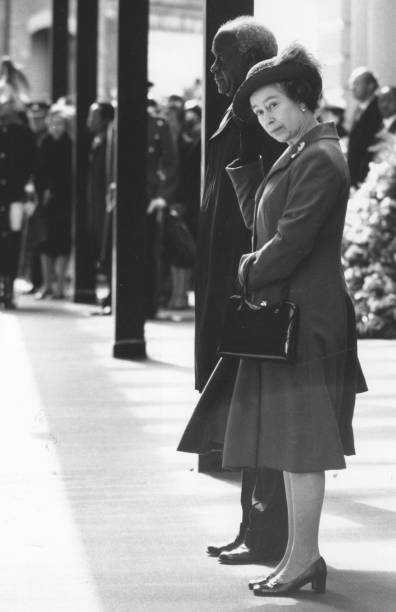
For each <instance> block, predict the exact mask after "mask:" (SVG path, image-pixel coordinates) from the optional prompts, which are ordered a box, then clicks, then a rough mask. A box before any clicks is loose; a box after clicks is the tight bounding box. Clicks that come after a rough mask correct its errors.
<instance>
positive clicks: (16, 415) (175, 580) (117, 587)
mask: <svg viewBox="0 0 396 612" xmlns="http://www.w3.org/2000/svg"><path fill="white" fill-rule="evenodd" d="M91 310H92V309H91V308H89V307H86V306H77V305H73V304H61V303H57V302H40V303H37V302H35V301H34V300H33V299H31V298H28V297H22V298H20V309H19V310H18V311H17V312H15V313H5V312H0V377H1V378H0V380H1V386H0V389H1V394H0V398H1V412H0V455H1V457H0V482H1V488H0V496H1V499H0V517H1V520H0V528H1V534H0V611H1V612H146V611H147V612H157V611H158V612H159V611H161V612H189V611H193V612H206V611H208V612H209V611H210V612H222V611H231V610H232V611H235V612H244V611H248V610H256V609H261V610H263V611H264V610H265V611H266V612H273V611H277V610H289V609H290V610H295V611H296V612H305V611H307V612H308V611H312V612H322V611H323V612H331V611H333V610H334V611H340V612H392V611H395V610H396V443H395V442H396V342H393V341H365V342H361V344H360V349H361V360H362V363H363V366H364V369H365V371H366V374H367V378H368V382H369V385H370V393H369V394H366V395H365V396H361V397H360V399H359V402H358V406H357V413H356V428H355V429H356V438H357V449H358V455H357V456H356V457H354V458H351V459H349V460H348V465H349V469H348V470H344V471H342V472H338V473H328V475H327V483H328V492H327V497H326V502H325V508H324V515H323V521H322V525H321V542H322V554H323V556H324V557H325V558H326V560H327V563H328V565H329V578H328V591H327V593H326V594H325V595H323V596H320V595H319V596H318V595H315V594H313V593H311V592H310V591H309V590H307V591H304V592H303V593H301V594H299V595H298V596H296V597H293V598H289V599H281V598H277V599H274V600H264V599H261V598H256V597H254V596H253V595H252V594H251V593H250V591H248V589H247V580H248V579H249V578H251V577H253V576H256V575H257V574H260V573H265V570H266V568H265V567H262V566H261V567H260V566H247V567H246V566H245V567H227V566H221V565H219V564H218V562H217V561H216V560H215V559H211V558H207V557H206V556H205V552H204V551H205V547H206V544H207V543H208V542H210V541H213V540H215V541H223V540H225V539H228V538H230V537H231V536H234V535H235V531H236V528H237V525H238V524H239V520H240V511H239V502H238V497H239V483H238V477H237V476H236V475H232V474H225V475H224V474H222V475H214V476H208V475H204V474H199V473H197V471H196V465H197V462H196V458H195V456H193V455H185V454H181V453H177V452H175V447H176V445H177V442H178V439H179V437H180V435H181V433H182V431H183V428H184V425H185V423H186V421H187V419H188V417H189V415H190V413H191V411H192V408H193V406H194V402H195V401H196V394H195V392H194V391H193V390H192V389H193V374H192V361H193V358H192V337H193V330H192V323H191V321H187V322H183V321H181V322H171V321H162V322H154V323H150V324H148V325H147V339H148V351H149V354H150V360H148V361H147V362H128V361H120V360H114V359H112V357H111V348H112V333H113V331H112V328H113V321H112V318H111V317H91V316H89V313H90V311H91Z"/></svg>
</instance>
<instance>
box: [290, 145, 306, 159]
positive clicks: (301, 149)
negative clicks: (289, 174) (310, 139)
mask: <svg viewBox="0 0 396 612" xmlns="http://www.w3.org/2000/svg"><path fill="white" fill-rule="evenodd" d="M304 149H305V142H304V141H302V142H300V143H299V145H298V146H297V148H296V150H295V151H294V153H293V154H292V155H290V159H294V158H295V157H297V155H300V153H301V151H303V150H304Z"/></svg>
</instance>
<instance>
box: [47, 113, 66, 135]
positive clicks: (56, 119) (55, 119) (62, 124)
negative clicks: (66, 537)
mask: <svg viewBox="0 0 396 612" xmlns="http://www.w3.org/2000/svg"><path fill="white" fill-rule="evenodd" d="M48 129H49V132H50V134H51V136H52V137H53V138H55V140H59V138H61V136H63V134H64V133H65V131H66V120H65V119H63V117H60V116H59V115H54V116H52V117H50V118H49V120H48Z"/></svg>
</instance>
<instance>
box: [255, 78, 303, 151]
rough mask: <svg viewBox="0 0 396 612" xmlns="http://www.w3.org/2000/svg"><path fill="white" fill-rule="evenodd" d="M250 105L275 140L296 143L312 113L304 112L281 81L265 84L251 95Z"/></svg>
mask: <svg viewBox="0 0 396 612" xmlns="http://www.w3.org/2000/svg"><path fill="white" fill-rule="evenodd" d="M250 105H251V107H252V111H253V113H254V114H255V115H256V117H257V120H258V122H259V123H260V125H261V126H262V127H263V128H264V130H265V131H266V132H267V133H268V134H269V135H270V136H272V137H273V138H275V140H278V141H279V142H287V143H288V144H289V145H291V144H295V143H296V142H298V140H299V139H300V138H301V136H302V135H303V134H304V133H305V132H306V131H307V127H308V123H309V122H310V121H312V113H311V112H310V111H308V110H306V111H305V112H303V111H302V110H301V105H300V104H299V103H298V102H295V101H294V100H291V99H290V98H289V97H288V96H287V95H286V94H285V92H284V89H283V87H282V85H281V84H280V83H274V84H272V85H264V87H261V88H260V89H258V90H257V91H255V92H254V94H252V95H251V96H250Z"/></svg>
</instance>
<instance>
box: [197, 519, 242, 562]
mask: <svg viewBox="0 0 396 612" xmlns="http://www.w3.org/2000/svg"><path fill="white" fill-rule="evenodd" d="M245 532H246V527H244V526H243V525H242V523H241V526H240V529H239V533H238V535H237V537H236V538H235V540H233V542H229V543H228V544H223V545H222V546H213V545H209V546H208V548H207V549H206V552H207V554H208V555H209V556H210V557H218V556H219V555H220V554H221V553H223V552H227V551H230V550H234V548H237V547H238V546H239V545H240V544H242V542H243V541H244V539H245Z"/></svg>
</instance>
